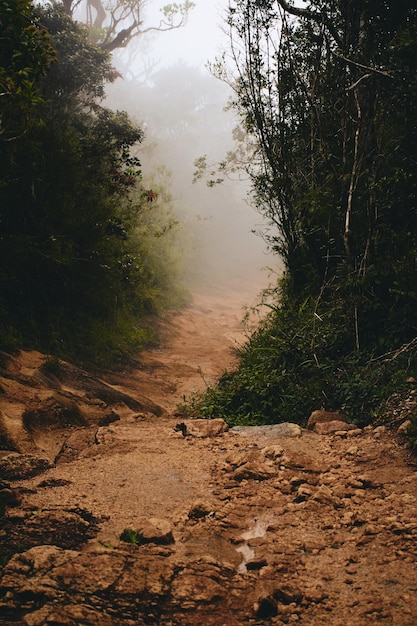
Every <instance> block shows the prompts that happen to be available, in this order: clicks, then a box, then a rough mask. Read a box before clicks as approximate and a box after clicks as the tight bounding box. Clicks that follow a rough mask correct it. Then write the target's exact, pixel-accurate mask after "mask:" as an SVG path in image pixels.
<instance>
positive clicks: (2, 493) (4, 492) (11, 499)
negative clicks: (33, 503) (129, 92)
mask: <svg viewBox="0 0 417 626" xmlns="http://www.w3.org/2000/svg"><path fill="white" fill-rule="evenodd" d="M21 503H22V496H21V494H20V492H19V491H17V490H16V489H9V488H8V487H5V488H3V489H0V510H1V506H10V507H14V506H20V504H21ZM0 515H1V513H0Z"/></svg>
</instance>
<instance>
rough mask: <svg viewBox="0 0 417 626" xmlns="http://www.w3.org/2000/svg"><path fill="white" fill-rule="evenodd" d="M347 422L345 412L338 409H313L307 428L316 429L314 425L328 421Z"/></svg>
mask: <svg viewBox="0 0 417 626" xmlns="http://www.w3.org/2000/svg"><path fill="white" fill-rule="evenodd" d="M334 421H338V422H346V416H345V415H344V413H339V412H336V411H323V410H318V411H313V412H312V414H311V415H310V417H309V418H308V422H307V428H308V429H309V430H315V428H314V426H315V425H316V424H326V423H327V422H334Z"/></svg>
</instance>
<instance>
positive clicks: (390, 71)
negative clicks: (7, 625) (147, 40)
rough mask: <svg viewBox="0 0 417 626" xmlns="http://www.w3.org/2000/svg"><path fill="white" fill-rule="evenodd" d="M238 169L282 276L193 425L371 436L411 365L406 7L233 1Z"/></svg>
mask: <svg viewBox="0 0 417 626" xmlns="http://www.w3.org/2000/svg"><path fill="white" fill-rule="evenodd" d="M228 25H229V28H230V48H231V50H230V56H231V59H232V61H233V62H234V64H233V67H234V74H233V75H230V71H228V67H230V65H229V66H225V65H224V64H223V65H222V64H221V65H220V66H219V67H218V74H219V76H220V77H223V78H226V80H228V82H229V83H230V84H231V85H232V86H233V88H234V90H235V99H234V100H235V106H236V107H237V109H238V111H239V113H240V115H241V117H242V120H243V124H244V127H245V129H246V131H247V132H249V133H250V134H251V135H252V136H253V137H254V138H255V156H254V159H253V162H252V163H250V164H248V165H247V170H248V172H249V174H250V176H251V179H252V185H253V192H254V199H255V202H256V203H257V206H258V208H259V210H260V211H261V212H262V213H263V214H264V215H265V216H266V217H267V218H268V220H269V222H270V225H271V230H270V232H269V233H268V236H269V240H270V242H271V245H272V246H273V248H274V249H275V251H276V252H277V253H278V254H279V255H281V257H282V259H283V261H284V263H285V274H284V277H283V278H282V279H281V281H280V283H279V286H278V289H277V290H276V291H274V292H273V294H272V295H273V297H274V299H273V301H272V303H271V299H269V300H268V306H270V307H271V314H270V315H269V316H268V317H267V318H266V320H265V322H264V323H263V324H262V325H261V327H260V328H259V330H258V331H257V332H256V333H255V334H254V335H253V336H252V337H251V339H250V341H249V342H248V345H247V346H245V348H244V349H243V350H242V351H241V361H240V366H239V368H238V370H237V371H236V372H233V373H229V374H226V375H225V376H223V377H222V379H221V381H220V384H219V386H218V388H217V389H214V390H210V392H209V394H207V396H206V398H204V399H203V400H202V402H201V403H200V406H199V410H200V412H201V411H202V412H203V413H209V414H215V415H217V416H225V417H226V418H227V419H228V420H229V421H231V422H236V421H238V422H239V421H240V422H242V421H243V422H248V421H251V422H260V423H262V422H263V423H265V422H275V421H283V420H288V419H291V420H295V421H300V422H303V421H304V420H305V419H306V418H307V417H308V415H309V412H310V411H311V410H313V409H316V408H320V407H325V408H329V409H342V410H344V411H346V412H347V413H348V414H350V416H351V418H352V419H353V420H355V421H356V422H358V423H362V424H364V423H367V422H369V421H370V420H371V419H372V417H373V415H374V414H375V411H377V409H378V406H379V403H380V402H381V401H384V400H386V398H387V397H388V395H389V394H390V393H392V392H393V391H394V390H395V391H398V389H401V384H402V385H404V384H405V380H406V379H407V376H409V375H410V374H414V372H415V369H416V367H417V352H416V347H417V340H416V334H417V308H416V299H417V290H416V267H417V203H416V199H417V178H416V176H415V162H416V155H417V99H416V93H417V73H416V59H417V54H416V53H417V7H416V6H415V2H412V1H411V0H402V1H401V2H394V0H387V1H386V2H383V3H380V2H376V1H375V0H357V1H355V2H352V1H351V0H331V2H327V1H325V0H307V2H305V3H303V6H302V7H298V6H297V7H296V6H294V4H292V3H290V2H288V1H286V0H245V1H244V2H234V1H233V2H231V3H230V8H229V13H228Z"/></svg>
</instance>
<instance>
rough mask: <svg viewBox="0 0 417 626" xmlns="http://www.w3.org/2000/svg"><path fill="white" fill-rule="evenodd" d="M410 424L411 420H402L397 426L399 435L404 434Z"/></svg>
mask: <svg viewBox="0 0 417 626" xmlns="http://www.w3.org/2000/svg"><path fill="white" fill-rule="evenodd" d="M410 426H411V420H405V422H403V423H402V424H401V425H400V426H399V427H398V428H397V433H398V434H399V435H406V434H407V431H408V429H409V428H410Z"/></svg>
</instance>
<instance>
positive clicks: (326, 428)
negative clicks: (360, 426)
mask: <svg viewBox="0 0 417 626" xmlns="http://www.w3.org/2000/svg"><path fill="white" fill-rule="evenodd" d="M348 430H356V426H355V425H354V424H347V423H346V422H342V421H341V420H332V421H330V422H325V423H321V422H318V423H317V424H315V425H314V432H315V433H317V434H318V435H332V434H334V433H336V434H338V433H343V434H345V433H346V431H348Z"/></svg>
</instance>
